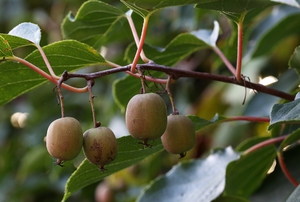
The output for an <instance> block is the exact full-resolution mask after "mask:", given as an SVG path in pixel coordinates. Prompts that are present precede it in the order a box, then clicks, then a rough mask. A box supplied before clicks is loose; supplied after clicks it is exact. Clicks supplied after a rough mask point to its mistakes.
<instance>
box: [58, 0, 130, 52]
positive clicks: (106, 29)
mask: <svg viewBox="0 0 300 202" xmlns="http://www.w3.org/2000/svg"><path fill="white" fill-rule="evenodd" d="M122 19H123V20H125V13H124V12H122V11H121V10H119V9H117V8H116V7H113V6H111V5H109V4H106V3H104V2H101V1H95V0H92V1H87V2H85V3H83V4H82V5H81V7H80V8H79V10H78V12H77V14H76V16H75V17H74V16H73V15H72V13H69V14H68V15H67V16H66V17H65V18H64V20H63V23H62V26H61V28H62V33H63V37H64V38H66V39H76V40H78V41H81V42H83V43H86V44H89V45H90V46H93V47H95V48H99V47H100V46H101V45H103V43H105V42H106V41H107V38H108V37H109V36H110V34H111V33H112V32H116V31H117V30H118V29H119V28H120V27H122V23H123V20H122Z"/></svg>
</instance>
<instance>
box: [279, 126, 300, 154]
mask: <svg viewBox="0 0 300 202" xmlns="http://www.w3.org/2000/svg"><path fill="white" fill-rule="evenodd" d="M297 140H300V129H297V130H295V131H294V132H292V133H291V134H290V135H289V136H288V137H287V138H285V139H284V141H283V142H282V143H281V144H280V147H279V150H280V151H283V150H284V149H285V147H287V146H289V145H291V144H293V143H295V142H297Z"/></svg>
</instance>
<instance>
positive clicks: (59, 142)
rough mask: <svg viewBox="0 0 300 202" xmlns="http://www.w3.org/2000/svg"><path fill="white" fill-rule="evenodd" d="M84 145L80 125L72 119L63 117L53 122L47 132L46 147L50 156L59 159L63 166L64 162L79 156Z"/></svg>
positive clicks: (58, 161) (59, 163) (58, 162)
mask: <svg viewBox="0 0 300 202" xmlns="http://www.w3.org/2000/svg"><path fill="white" fill-rule="evenodd" d="M82 143H83V136H82V128H81V125H80V123H79V122H78V121H77V120H76V119H74V118H72V117H63V118H59V119H56V120H55V121H53V122H52V123H51V124H50V125H49V127H48V130H47V136H46V147H47V150H48V152H49V154H50V155H51V156H52V157H54V158H56V159H57V164H58V165H60V166H61V164H62V162H63V161H67V160H72V159H74V158H75V157H77V156H78V154H79V153H80V151H81V148H82Z"/></svg>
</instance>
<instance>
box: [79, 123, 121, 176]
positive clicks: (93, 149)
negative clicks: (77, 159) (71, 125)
mask: <svg viewBox="0 0 300 202" xmlns="http://www.w3.org/2000/svg"><path fill="white" fill-rule="evenodd" d="M83 152H84V154H85V157H86V158H87V159H88V161H89V162H91V163H92V164H95V165H97V166H98V167H99V168H100V170H101V171H104V170H105V169H104V165H107V164H109V163H111V162H112V161H113V160H114V159H115V158H116V156H117V153H118V143H117V139H116V136H115V135H114V133H113V132H112V131H111V130H110V129H109V128H107V127H102V126H101V127H97V128H91V129H89V130H87V131H85V132H84V134H83Z"/></svg>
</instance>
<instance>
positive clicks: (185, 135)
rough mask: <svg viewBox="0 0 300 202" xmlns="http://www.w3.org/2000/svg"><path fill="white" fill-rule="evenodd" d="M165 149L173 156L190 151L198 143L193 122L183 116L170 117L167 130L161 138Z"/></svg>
mask: <svg viewBox="0 0 300 202" xmlns="http://www.w3.org/2000/svg"><path fill="white" fill-rule="evenodd" d="M161 141H162V144H163V146H164V148H165V149H166V150H167V151H168V152H169V153H172V154H181V155H183V154H184V153H185V152H187V151H189V150H190V149H191V148H193V146H194V145H195V142H196V136H195V127H194V124H193V122H192V121H191V120H190V119H189V118H188V117H187V116H183V115H169V116H168V124H167V129H166V131H165V132H164V134H163V135H162V137H161Z"/></svg>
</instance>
